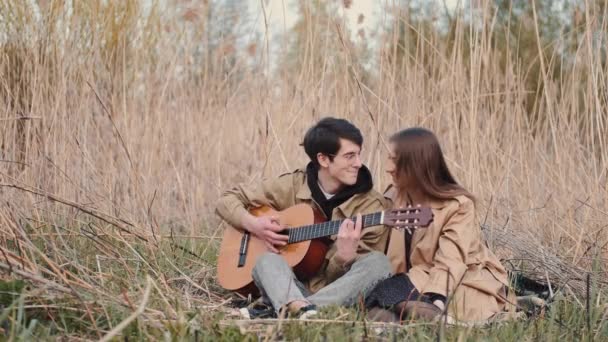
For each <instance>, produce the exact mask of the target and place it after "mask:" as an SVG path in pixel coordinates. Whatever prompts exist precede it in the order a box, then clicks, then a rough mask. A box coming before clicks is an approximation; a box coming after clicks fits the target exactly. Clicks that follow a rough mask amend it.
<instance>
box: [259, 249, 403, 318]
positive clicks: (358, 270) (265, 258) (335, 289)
mask: <svg viewBox="0 0 608 342" xmlns="http://www.w3.org/2000/svg"><path fill="white" fill-rule="evenodd" d="M252 275H253V280H254V282H255V284H256V286H257V287H258V289H260V292H261V293H262V295H263V296H264V297H265V299H267V300H269V301H270V303H271V304H272V306H273V308H274V309H275V310H276V311H277V313H278V312H279V310H280V309H281V308H283V306H284V305H286V304H289V303H291V302H293V301H296V300H305V301H308V302H310V303H312V304H315V305H316V306H318V307H323V306H327V305H332V304H335V305H341V306H351V305H353V304H355V301H356V300H357V296H358V295H359V294H363V295H365V293H368V292H369V291H371V290H372V289H373V287H374V286H375V285H376V284H377V283H378V282H379V281H381V280H383V279H386V278H388V277H390V275H391V265H390V261H389V260H388V257H387V256H386V255H384V254H382V253H380V252H370V253H368V254H366V255H365V256H363V257H361V258H359V259H358V260H357V261H355V262H354V263H353V264H352V265H351V267H350V270H348V271H347V272H346V273H345V274H344V275H342V276H341V277H340V278H338V279H336V280H335V281H334V282H332V283H330V284H329V285H327V286H325V287H324V288H322V289H320V290H319V291H317V292H316V293H314V294H311V293H310V291H309V290H308V289H307V288H306V286H305V285H304V284H303V283H302V282H301V281H299V280H298V279H297V278H296V276H295V275H294V273H293V271H292V269H291V268H290V267H289V265H287V262H286V261H285V259H283V258H282V257H281V256H280V255H278V254H274V253H265V254H263V255H262V256H260V257H259V258H258V260H257V262H256V264H255V267H254V268H253V274H252Z"/></svg>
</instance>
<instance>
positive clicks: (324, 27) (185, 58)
mask: <svg viewBox="0 0 608 342" xmlns="http://www.w3.org/2000/svg"><path fill="white" fill-rule="evenodd" d="M32 3H36V1H22V2H20V1H8V0H0V200H1V201H0V232H1V233H0V234H1V235H0V251H1V252H2V253H1V254H0V269H1V271H2V279H3V281H2V287H3V288H4V290H3V292H2V294H0V295H1V296H2V303H1V304H2V306H3V308H4V310H3V311H2V313H1V314H0V315H1V316H0V318H1V321H3V322H4V323H2V328H3V329H4V330H5V334H7V336H9V337H10V338H25V339H27V338H28V337H29V338H31V336H32V335H35V336H38V337H42V338H52V337H54V336H58V335H67V336H71V337H73V338H76V336H81V337H85V338H92V339H97V338H102V337H103V336H107V337H118V336H121V335H124V336H133V337H134V338H140V339H147V338H158V339H160V338H176V339H180V338H186V339H188V338H191V339H198V338H199V337H200V338H203V339H205V338H208V339H214V338H220V337H221V338H225V339H240V338H244V337H245V336H244V335H243V334H250V335H248V336H249V338H254V339H255V336H262V337H264V336H265V337H266V338H270V339H281V338H286V339H293V338H295V337H297V336H299V335H300V334H305V335H303V336H304V337H305V339H323V338H332V336H334V337H335V336H342V335H340V334H352V335H350V336H352V338H354V339H359V338H363V336H368V335H367V334H368V330H367V329H366V328H365V325H364V324H363V327H362V322H363V321H362V320H361V318H360V317H359V314H358V312H356V310H355V311H349V310H344V309H338V308H335V309H332V310H328V311H327V312H325V313H324V314H323V316H322V317H323V318H324V319H325V318H326V319H327V320H325V321H321V322H317V323H316V324H315V323H314V322H312V323H310V326H312V327H315V329H308V330H306V329H304V328H302V327H300V326H298V325H293V324H289V323H285V325H284V326H281V324H279V325H278V326H276V325H273V324H271V325H269V326H268V329H266V328H263V329H258V330H256V329H257V328H256V329H254V328H251V329H250V328H248V327H246V326H243V325H241V326H240V328H239V327H237V326H236V325H231V324H230V323H229V321H228V320H226V318H229V317H230V316H229V315H230V314H231V311H230V310H231V309H230V308H229V306H228V303H229V295H228V294H227V293H225V292H223V291H222V290H221V289H219V288H218V286H217V285H216V284H215V282H214V279H213V278H214V272H215V270H214V259H215V254H216V252H217V247H218V244H219V240H218V239H219V238H220V237H221V232H222V227H221V223H220V222H219V219H218V218H217V217H216V216H215V215H214V203H215V200H216V199H217V197H218V196H219V195H220V194H221V193H222V191H224V190H226V189H227V188H229V187H230V186H231V185H232V184H235V183H237V182H245V183H249V184H255V183H256V182H257V181H259V180H260V179H262V178H264V177H273V176H276V175H279V174H281V173H284V172H288V171H291V170H294V169H296V168H298V167H300V166H302V165H304V163H305V162H306V155H305V154H304V153H303V150H302V148H301V147H300V146H299V143H300V141H301V139H302V137H303V134H304V132H305V130H306V129H307V128H308V127H309V126H310V125H312V124H313V123H314V122H315V121H316V120H318V119H319V118H321V117H323V116H326V115H332V116H338V117H343V118H347V119H349V120H352V121H353V122H354V123H355V124H356V125H358V126H359V127H360V128H361V129H362V131H363V133H364V136H365V143H364V160H365V162H366V164H367V165H368V166H369V167H370V169H371V170H372V173H373V174H374V177H375V178H376V188H377V189H378V190H382V189H383V188H384V187H385V186H386V185H387V179H386V177H385V174H384V170H383V165H382V164H383V158H384V156H385V149H384V143H383V141H384V139H386V138H387V137H388V136H389V135H390V134H391V133H392V132H395V131H397V130H398V129H401V128H404V127H411V126H424V127H427V128H430V129H432V130H433V131H435V132H436V133H437V135H438V136H439V138H440V140H441V143H442V145H443V147H444V152H445V154H446V156H447V158H448V161H449V165H450V167H451V169H452V171H453V172H454V173H455V174H456V177H457V179H458V180H459V181H460V182H461V183H462V184H463V185H465V186H466V187H467V188H468V189H470V190H471V191H472V192H473V193H474V194H475V195H476V196H477V197H478V209H479V212H478V216H479V220H480V223H484V224H486V225H488V226H489V227H490V228H489V230H490V232H489V234H490V235H491V234H492V231H497V232H502V233H508V234H513V235H516V236H519V237H520V238H522V239H524V240H525V241H527V242H528V243H530V245H531V246H536V247H537V248H539V250H540V249H541V248H542V250H543V251H546V252H547V253H552V254H554V255H556V256H558V257H559V260H560V261H561V262H563V263H564V264H567V265H569V266H571V267H572V268H573V269H574V268H575V269H577V270H582V272H583V273H580V275H581V278H582V279H584V278H585V277H586V273H590V274H591V275H592V276H591V280H592V284H590V285H591V298H587V297H586V295H585V294H584V293H581V292H580V291H579V292H577V291H572V290H568V281H569V280H568V279H561V278H559V277H558V278H556V279H552V281H553V282H554V283H557V285H560V286H559V291H558V292H560V293H559V294H558V295H563V299H560V301H559V303H558V304H559V305H558V304H556V306H555V307H556V308H557V307H559V308H560V309H559V310H558V309H555V310H552V312H551V313H550V314H547V317H545V318H543V319H539V320H538V321H535V322H531V323H530V322H529V323H525V324H524V323H522V324H514V325H506V326H502V327H491V328H489V330H488V329H480V330H470V329H464V330H463V329H456V328H454V329H453V330H450V329H447V331H444V330H443V328H441V329H439V328H437V327H428V326H420V329H414V328H412V329H406V330H401V329H396V328H395V329H393V330H391V334H393V335H390V336H393V337H394V336H401V335H399V334H405V335H403V336H409V337H415V338H420V339H427V338H434V337H433V336H435V334H447V335H446V336H448V337H449V336H451V337H454V338H456V337H462V338H467V337H469V338H476V337H477V338H480V337H482V336H494V337H497V336H498V337H502V338H505V339H506V338H515V337H517V336H520V337H521V336H524V339H525V336H528V337H529V338H530V339H535V338H539V336H543V334H545V335H546V334H550V336H552V337H553V338H556V339H557V338H568V337H570V338H575V337H576V338H581V339H582V338H596V339H601V338H602V336H604V337H605V336H606V335H607V334H608V326H607V323H606V320H607V318H608V317H607V315H606V312H608V311H607V307H608V306H607V304H606V303H607V302H606V300H605V298H604V296H601V295H600V293H601V288H602V286H604V285H606V284H607V283H608V280H607V279H608V274H606V272H607V271H608V269H607V268H606V266H605V264H606V262H607V260H608V223H607V222H608V96H607V95H606V94H608V62H607V60H608V57H607V51H606V45H607V39H608V15H607V12H606V11H608V9H607V7H608V6H605V5H603V6H601V4H602V2H601V1H598V2H594V1H581V7H580V10H579V11H578V12H576V15H577V18H578V19H577V20H578V21H577V22H576V26H573V28H572V29H571V30H570V31H568V30H566V31H564V32H561V34H562V36H560V37H562V38H564V40H565V41H567V42H569V45H568V46H567V48H568V51H570V54H569V55H568V58H564V57H562V56H558V55H556V54H555V53H553V52H552V51H554V50H552V49H550V47H551V46H552V45H546V44H545V43H544V41H542V40H541V35H542V32H541V30H540V29H539V28H542V27H541V26H540V25H539V24H538V23H539V22H540V19H539V18H538V17H537V11H536V8H534V12H533V16H532V17H531V18H532V19H531V20H529V21H527V22H526V25H527V26H526V27H527V28H528V29H530V30H532V31H531V32H533V33H534V35H533V36H532V37H533V38H536V39H533V40H532V43H531V44H528V45H527V46H526V48H527V49H528V50H527V53H528V58H527V59H526V60H522V59H520V58H517V57H516V56H518V51H517V47H519V45H518V42H519V41H518V36H517V35H516V33H517V32H520V31H517V30H514V29H511V28H509V27H508V26H505V25H503V23H502V22H501V21H500V20H499V19H498V17H499V14H500V13H499V12H497V11H495V10H494V9H493V8H492V7H490V6H487V5H481V7H478V8H475V9H473V8H469V9H467V10H466V11H467V12H466V13H465V14H462V15H460V16H456V17H454V18H452V22H450V32H451V33H450V38H449V39H445V38H444V37H443V36H441V35H440V34H439V33H437V32H433V31H430V30H428V27H426V26H425V25H424V24H423V23H420V22H413V21H411V20H410V18H409V17H408V13H407V12H406V11H397V10H394V12H393V13H394V14H395V17H396V18H398V19H399V20H396V21H395V22H394V23H393V24H391V25H392V28H397V29H398V28H399V27H402V28H404V29H405V31H407V32H409V35H405V38H404V36H403V35H401V34H399V30H396V31H395V30H393V31H391V30H388V32H392V34H391V33H389V34H386V35H384V36H382V37H376V38H374V39H376V40H377V42H376V44H381V48H380V49H379V52H378V56H372V59H373V63H371V64H370V65H371V67H369V66H367V67H364V66H363V64H364V63H363V62H362V59H363V58H364V52H362V51H361V49H360V48H359V46H358V45H355V44H353V43H352V42H351V40H350V39H348V38H347V37H348V36H349V35H348V33H347V32H346V28H345V27H344V25H343V22H341V21H340V20H338V19H335V18H334V19H332V18H328V17H324V16H322V15H315V13H314V11H312V10H310V9H309V10H308V11H307V10H305V11H303V16H302V18H304V19H303V20H302V23H301V26H300V31H298V34H297V37H298V40H297V41H296V43H293V44H287V43H285V44H284V45H285V49H286V50H288V49H289V50H290V52H285V53H284V54H283V55H284V56H282V57H281V58H280V59H279V62H277V63H278V64H280V65H279V66H278V67H276V66H275V65H272V63H271V61H272V59H271V58H269V49H270V48H269V45H270V44H269V43H268V42H267V41H265V39H264V37H258V38H257V40H254V41H252V42H248V43H247V44H246V46H245V47H241V46H240V45H239V44H237V43H236V39H235V38H234V37H231V36H230V34H226V35H225V36H222V37H220V38H218V39H217V41H215V44H214V46H213V49H211V48H208V46H209V45H206V44H207V43H208V42H209V41H210V40H209V35H210V34H209V32H211V31H212V30H211V29H212V28H211V27H210V26H209V25H210V21H209V20H208V19H209V18H210V17H211V16H212V15H213V13H212V12H210V11H211V10H212V8H211V7H210V6H211V5H208V4H207V2H203V1H201V2H197V1H175V3H174V2H171V1H168V3H169V5H166V6H167V7H166V8H164V9H163V8H162V7H161V6H160V5H151V6H142V5H140V4H138V3H137V2H136V1H128V2H124V3H123V2H108V3H109V4H105V2H104V1H102V0H89V1H82V2H81V1H74V2H73V5H69V4H70V3H71V2H68V1H66V2H64V1H37V3H39V5H40V6H39V8H40V11H38V12H36V11H32V5H31V4H32ZM345 3H347V2H346V1H345ZM598 4H600V5H598ZM303 7H304V8H306V6H303ZM169 9H170V10H169ZM467 16H468V17H469V18H470V17H472V18H473V19H472V20H473V22H474V23H475V24H470V22H469V21H467V20H465V19H463V18H465V17H467ZM412 32H413V33H412ZM509 32H515V33H512V34H513V37H507V38H506V39H507V40H508V41H509V42H511V41H514V42H515V44H507V45H501V44H500V41H501V40H500V39H505V35H507V36H508V34H507V33H509ZM294 36H296V33H294ZM370 39H371V38H370ZM408 39H410V40H408ZM562 43H563V42H562ZM552 44H555V45H559V43H558V42H552ZM404 46H405V47H404ZM514 46H515V47H514ZM521 48H522V49H523V43H522V47H521ZM294 51H295V52H294ZM294 54H295V55H294ZM530 56H532V57H530ZM529 61H533V63H532V64H530V63H529ZM531 75H532V76H531ZM531 77H536V78H535V79H534V81H535V83H534V84H536V85H537V86H536V87H534V88H530V86H529V85H530V83H529V79H530V78H531ZM495 248H496V249H497V251H498V254H500V256H501V257H502V258H505V259H517V257H518V256H517V255H513V253H512V251H510V250H509V249H508V248H504V246H495ZM522 265H525V262H523V263H522V262H521V260H520V261H516V262H514V263H513V264H512V265H511V266H513V267H515V268H517V267H520V266H521V267H523V266H522ZM536 271H538V270H536ZM541 272H542V270H541ZM547 276H548V272H547ZM21 280H23V282H22V281H21ZM579 281H582V280H581V279H579ZM554 285H555V284H554ZM556 298H557V297H556ZM587 301H590V302H589V303H586V302H587ZM560 303H561V304H560ZM562 308H563V310H562ZM556 315H557V316H556ZM560 315H561V316H560ZM558 316H559V317H558ZM556 317H558V318H556ZM585 317H587V318H588V319H586V318H585ZM32 322H33V323H32ZM328 322H330V323H328ZM331 322H334V323H331ZM345 322H346V323H345ZM555 322H557V323H555ZM539 331H540V332H539ZM369 333H370V334H371V332H369ZM306 334H307V335H306ZM332 334H337V335H332ZM363 334H364V335H363ZM450 334H451V335H450ZM534 334H536V335H534ZM539 334H540V335H539ZM345 336H349V335H345ZM386 336H388V335H386ZM437 336H439V335H437ZM376 337H378V338H384V337H382V336H376ZM520 337H517V338H520ZM345 338H346V337H345ZM386 338H388V337H386ZM486 338H487V337H486Z"/></svg>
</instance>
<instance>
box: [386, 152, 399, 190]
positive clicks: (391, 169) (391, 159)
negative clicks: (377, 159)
mask: <svg viewBox="0 0 608 342" xmlns="http://www.w3.org/2000/svg"><path fill="white" fill-rule="evenodd" d="M396 171H397V155H396V154H395V143H390V145H389V149H388V157H387V160H386V172H387V173H388V174H389V175H390V176H391V179H392V181H393V185H394V186H396V185H397V172H396Z"/></svg>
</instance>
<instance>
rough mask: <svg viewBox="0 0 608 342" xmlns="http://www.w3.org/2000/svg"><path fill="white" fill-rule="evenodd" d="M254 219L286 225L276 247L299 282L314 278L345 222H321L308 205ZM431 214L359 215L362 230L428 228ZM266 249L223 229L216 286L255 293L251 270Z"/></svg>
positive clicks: (260, 211)
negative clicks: (280, 243) (331, 240)
mask: <svg viewBox="0 0 608 342" xmlns="http://www.w3.org/2000/svg"><path fill="white" fill-rule="evenodd" d="M250 213H251V214H252V215H254V216H258V217H259V216H277V217H278V218H279V222H280V223H281V224H282V225H284V226H286V229H285V230H284V231H283V232H282V234H286V235H287V236H288V237H289V240H288V241H287V245H285V246H283V247H281V248H279V251H280V254H279V255H281V256H282V257H283V258H285V260H286V261H287V264H288V265H289V266H290V267H292V268H293V270H294V273H295V274H296V276H297V277H298V279H300V280H306V279H309V278H311V277H312V276H314V275H315V274H316V273H317V272H318V271H319V269H320V268H321V266H322V265H323V262H324V259H325V253H327V250H328V249H329V247H328V243H327V242H328V241H327V240H328V238H329V237H330V236H332V235H335V234H337V233H338V230H339V228H340V224H341V223H342V221H344V220H334V221H325V222H323V221H324V220H323V216H321V215H319V214H316V213H315V211H314V210H313V209H312V208H311V207H310V206H309V205H307V204H298V205H294V206H292V207H290V208H287V209H285V210H282V211H276V210H274V209H272V208H270V207H260V208H255V209H253V210H251V211H250ZM432 220H433V213H432V211H431V209H430V208H426V207H424V208H423V207H408V208H404V209H391V210H385V211H380V212H376V213H372V214H367V215H363V216H362V221H363V222H362V229H365V228H367V227H371V226H377V225H384V226H391V227H396V228H399V229H416V228H420V227H426V226H428V225H429V224H430V223H431V221H432ZM267 251H268V250H267V248H266V246H265V245H264V242H263V241H262V240H260V239H258V238H257V237H256V236H254V235H252V234H250V233H249V232H246V231H244V230H243V229H237V228H234V227H231V226H228V227H226V229H225V231H224V236H223V238H222V245H221V247H220V253H219V256H218V259H217V277H218V281H219V284H220V285H221V286H222V287H223V288H225V289H227V290H231V291H237V292H239V293H241V294H243V295H247V294H249V293H255V292H256V288H255V285H253V278H252V275H251V271H252V270H253V267H254V266H255V263H256V261H257V259H258V257H259V256H261V255H262V254H264V253H266V252H267Z"/></svg>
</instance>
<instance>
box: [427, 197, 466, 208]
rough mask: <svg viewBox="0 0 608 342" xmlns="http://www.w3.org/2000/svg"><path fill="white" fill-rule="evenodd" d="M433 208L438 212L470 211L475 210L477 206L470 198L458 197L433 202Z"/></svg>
mask: <svg viewBox="0 0 608 342" xmlns="http://www.w3.org/2000/svg"><path fill="white" fill-rule="evenodd" d="M431 207H432V208H433V209H436V210H448V211H469V210H474V209H475V204H474V202H473V200H472V199H471V198H469V197H468V196H465V195H457V196H454V197H451V198H447V199H436V200H433V201H432V202H431Z"/></svg>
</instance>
